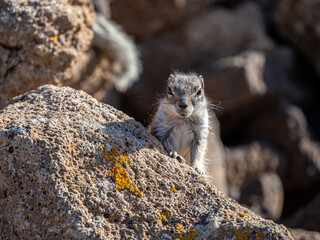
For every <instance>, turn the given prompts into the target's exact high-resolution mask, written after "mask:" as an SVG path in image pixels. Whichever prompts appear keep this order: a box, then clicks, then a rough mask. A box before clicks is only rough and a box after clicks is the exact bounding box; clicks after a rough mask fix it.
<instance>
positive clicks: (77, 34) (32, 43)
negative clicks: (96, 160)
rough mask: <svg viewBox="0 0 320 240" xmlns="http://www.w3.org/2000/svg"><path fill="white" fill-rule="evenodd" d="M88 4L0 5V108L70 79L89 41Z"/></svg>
mask: <svg viewBox="0 0 320 240" xmlns="http://www.w3.org/2000/svg"><path fill="white" fill-rule="evenodd" d="M93 23H94V11H93V6H92V3H91V1H90V0H78V1H71V0H56V1H49V0H45V1H37V0H27V1H10V0H2V1H0V55H1V61H0V108H2V107H4V106H5V105H6V103H7V102H8V101H10V100H11V98H12V97H14V96H17V95H19V94H21V93H24V92H27V91H30V90H32V89H35V88H37V87H38V86H40V85H43V84H45V83H52V84H59V83H61V82H64V81H66V80H67V79H69V78H70V77H71V74H72V71H71V70H72V64H73V63H74V60H75V59H76V58H77V57H78V56H79V55H80V54H81V53H83V52H84V51H86V50H87V49H88V48H89V46H90V44H91V40H92V38H93V33H92V30H91V28H92V26H93Z"/></svg>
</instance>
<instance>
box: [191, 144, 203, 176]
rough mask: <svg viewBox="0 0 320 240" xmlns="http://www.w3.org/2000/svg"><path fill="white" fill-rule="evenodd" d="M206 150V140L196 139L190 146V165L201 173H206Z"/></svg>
mask: <svg viewBox="0 0 320 240" xmlns="http://www.w3.org/2000/svg"><path fill="white" fill-rule="evenodd" d="M205 151H206V145H205V141H203V140H202V141H201V140H200V139H194V140H193V141H192V142H191V146H190V166H191V167H193V168H194V169H195V170H196V171H197V172H199V173H200V174H204V166H203V164H204V155H205Z"/></svg>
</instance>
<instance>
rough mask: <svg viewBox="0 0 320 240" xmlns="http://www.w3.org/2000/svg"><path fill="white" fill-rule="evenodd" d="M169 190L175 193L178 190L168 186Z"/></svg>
mask: <svg viewBox="0 0 320 240" xmlns="http://www.w3.org/2000/svg"><path fill="white" fill-rule="evenodd" d="M170 191H171V192H173V193H176V192H177V191H178V190H177V189H176V188H175V187H172V188H170Z"/></svg>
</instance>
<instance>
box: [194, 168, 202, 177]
mask: <svg viewBox="0 0 320 240" xmlns="http://www.w3.org/2000/svg"><path fill="white" fill-rule="evenodd" d="M193 169H194V170H196V171H197V172H198V173H199V174H200V175H205V173H204V172H203V171H201V170H200V169H199V168H197V167H193Z"/></svg>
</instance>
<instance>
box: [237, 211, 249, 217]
mask: <svg viewBox="0 0 320 240" xmlns="http://www.w3.org/2000/svg"><path fill="white" fill-rule="evenodd" d="M237 214H238V217H248V214H245V213H241V212H237Z"/></svg>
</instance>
